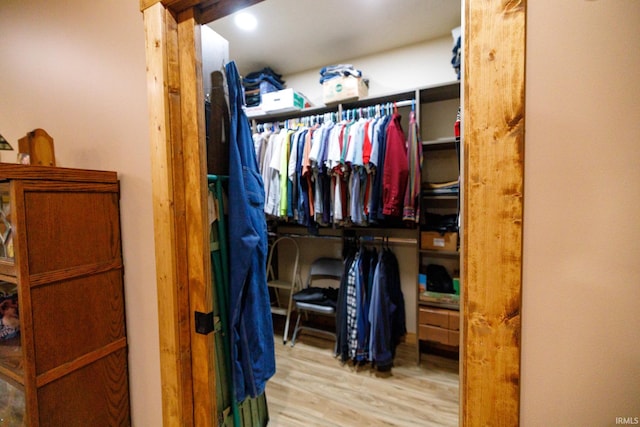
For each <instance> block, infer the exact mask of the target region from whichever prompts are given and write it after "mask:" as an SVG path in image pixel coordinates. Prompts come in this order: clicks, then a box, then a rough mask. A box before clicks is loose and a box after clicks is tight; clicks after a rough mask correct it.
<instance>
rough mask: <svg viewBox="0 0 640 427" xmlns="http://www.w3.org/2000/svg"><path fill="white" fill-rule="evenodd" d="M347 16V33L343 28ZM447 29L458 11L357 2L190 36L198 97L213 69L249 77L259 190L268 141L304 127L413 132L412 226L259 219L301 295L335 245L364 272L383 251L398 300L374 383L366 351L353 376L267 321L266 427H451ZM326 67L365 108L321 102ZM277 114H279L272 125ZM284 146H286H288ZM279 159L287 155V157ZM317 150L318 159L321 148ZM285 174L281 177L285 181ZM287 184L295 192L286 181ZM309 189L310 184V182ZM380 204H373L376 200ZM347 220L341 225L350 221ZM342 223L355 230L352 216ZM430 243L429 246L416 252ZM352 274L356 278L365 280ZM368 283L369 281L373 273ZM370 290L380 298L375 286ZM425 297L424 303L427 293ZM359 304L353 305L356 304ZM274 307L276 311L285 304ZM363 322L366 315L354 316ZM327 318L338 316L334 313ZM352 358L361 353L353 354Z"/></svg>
mask: <svg viewBox="0 0 640 427" xmlns="http://www.w3.org/2000/svg"><path fill="white" fill-rule="evenodd" d="M301 5H304V7H301ZM242 16H244V17H245V19H247V16H251V17H253V18H254V19H255V22H257V24H256V25H255V27H254V28H253V29H245V28H241V27H240V26H239V25H238V18H240V17H242ZM356 16H357V17H358V19H355V18H354V17H356ZM460 27H461V4H460V3H459V2H456V1H450V0H448V1H440V0H435V1H431V0H429V1H425V0H403V4H402V7H392V8H391V7H389V4H386V3H385V2H373V3H371V2H369V3H367V4H366V6H365V3H363V2H362V1H359V0H351V1H340V0H332V1H323V2H315V1H306V2H302V3H301V2H300V1H297V0H268V1H264V2H259V3H258V4H255V5H253V6H251V7H248V8H246V9H243V10H242V11H241V12H238V13H235V14H232V15H229V16H227V17H224V18H222V19H218V20H216V21H213V22H212V23H210V24H207V25H205V26H203V28H202V30H201V31H202V38H203V68H204V71H203V79H204V87H205V94H207V93H208V92H207V88H208V84H209V83H208V80H209V74H210V70H209V69H208V68H207V67H208V66H210V67H214V68H213V70H219V69H220V64H221V63H222V62H225V61H226V60H233V61H235V62H236V65H237V67H238V68H239V70H240V74H241V75H242V76H248V77H249V79H248V80H247V82H249V80H250V81H251V84H247V85H246V86H245V101H246V103H247V108H246V113H247V116H248V117H249V119H250V121H251V124H252V130H253V133H254V136H256V138H255V141H254V142H255V144H256V147H258V146H259V148H257V149H256V155H257V157H258V163H259V165H260V168H261V173H262V175H263V179H264V180H265V181H268V180H269V179H270V176H271V175H272V174H273V173H274V172H273V171H274V169H272V167H270V166H269V165H268V164H266V163H265V160H264V159H265V158H267V162H268V158H271V156H272V155H273V152H275V151H278V152H281V148H280V147H278V145H280V146H282V144H283V143H282V142H281V141H275V140H274V135H275V134H278V133H280V132H281V131H282V130H283V129H289V130H290V131H291V132H292V133H293V132H296V133H295V135H296V136H297V135H299V134H300V133H301V132H305V131H307V130H311V129H314V131H317V130H315V128H316V127H317V126H316V124H318V125H319V124H320V123H322V124H323V126H326V128H327V131H328V129H329V126H333V123H335V124H338V125H339V124H341V123H350V124H351V123H356V122H361V121H363V120H367V122H366V124H367V125H369V126H371V127H372V128H373V126H374V125H375V124H376V123H378V113H376V112H378V111H382V112H381V113H379V115H380V116H382V117H384V116H385V115H387V114H390V113H392V112H393V111H394V110H395V111H397V113H398V114H399V116H400V117H401V120H400V124H401V128H402V132H403V136H404V139H405V140H406V137H407V136H408V135H409V128H410V125H409V118H410V116H411V115H412V114H414V115H415V116H416V118H417V125H418V126H417V128H418V132H417V133H418V135H417V137H418V138H419V141H420V142H421V146H420V150H419V151H420V153H421V156H422V157H423V159H422V162H420V161H419V160H418V162H419V167H418V172H417V174H418V178H417V182H418V183H419V185H421V188H422V189H423V190H424V191H423V192H420V191H418V193H419V195H418V196H417V197H416V198H417V200H418V206H419V208H418V209H417V210H418V211H419V212H421V213H422V215H420V214H418V215H419V216H418V217H417V218H416V219H415V221H411V223H409V222H407V223H404V222H403V221H401V220H400V221H389V220H388V219H387V220H386V221H381V220H379V219H377V218H375V217H374V216H373V215H369V218H373V219H371V220H370V221H367V225H366V226H362V225H361V224H362V223H358V222H356V221H355V220H354V221H353V222H354V224H353V225H352V226H350V225H349V223H348V221H347V222H346V223H347V225H346V226H345V225H343V224H344V223H345V222H344V221H339V220H336V219H335V218H333V215H331V216H330V219H329V223H325V225H324V226H323V225H320V226H319V228H318V230H317V232H315V230H314V231H309V229H308V227H307V226H304V225H302V226H301V225H299V224H300V223H302V222H303V221H302V220H298V217H297V209H296V208H297V203H291V205H292V207H291V208H290V209H289V211H290V212H289V214H288V215H284V217H287V218H284V219H283V215H281V214H277V215H267V218H268V222H269V224H270V231H271V232H272V233H273V239H272V240H275V239H277V238H278V237H282V236H295V239H296V241H297V243H298V248H299V254H300V261H299V263H298V265H299V269H298V274H299V278H297V279H295V278H287V280H291V281H294V282H295V281H297V282H301V283H305V282H306V280H307V277H308V272H309V268H310V265H311V264H312V262H313V261H314V260H316V259H318V258H339V259H343V258H344V257H345V256H346V255H347V249H345V246H346V245H347V244H348V243H349V239H348V237H346V236H350V235H353V236H354V237H355V239H356V240H357V242H358V243H357V244H358V245H359V246H360V247H361V248H360V251H363V252H362V254H363V258H366V260H367V264H369V262H370V258H371V257H372V256H374V257H375V258H376V261H377V258H378V254H379V253H381V252H382V251H383V249H384V251H388V252H389V253H390V254H391V255H393V256H394V257H395V260H396V262H397V264H398V266H399V271H398V280H397V281H398V282H399V283H398V286H399V288H400V289H399V290H400V291H401V293H402V298H403V301H402V303H403V304H402V309H403V314H402V317H403V326H404V327H405V328H406V334H403V335H402V339H401V343H400V344H399V345H398V347H397V348H396V347H395V344H394V346H393V349H392V351H393V352H394V353H395V356H394V357H393V367H392V368H391V370H388V369H385V368H384V367H382V368H381V369H382V370H381V369H378V367H376V366H375V364H373V363H370V361H369V360H370V357H371V356H369V355H368V350H366V351H363V350H362V349H361V350H358V352H359V353H363V354H362V355H360V356H358V360H362V359H364V360H365V362H364V363H363V362H359V363H355V361H354V359H355V357H351V355H349V354H348V353H349V352H350V351H353V352H354V353H355V350H354V349H349V350H345V349H343V350H342V351H339V353H341V354H340V356H339V357H335V355H334V352H335V348H334V345H335V341H333V340H331V339H329V340H327V339H320V337H321V336H317V335H316V334H313V333H307V332H303V333H302V334H301V335H300V336H298V338H297V339H296V343H295V346H293V347H292V346H291V340H292V335H293V333H292V331H293V330H294V325H295V321H296V317H297V315H298V313H297V312H294V313H293V315H292V316H291V320H290V323H289V324H290V326H289V328H288V331H289V334H288V336H283V334H284V332H285V330H286V329H287V327H286V323H287V322H286V317H285V316H281V315H274V316H273V319H274V330H275V333H276V336H275V340H274V341H275V347H276V374H275V376H274V377H273V378H272V379H271V380H270V381H269V382H268V383H267V389H266V396H267V401H268V403H269V414H270V417H271V419H272V421H273V422H274V423H275V424H277V425H282V423H285V425H286V422H287V421H291V420H302V419H306V421H307V422H308V423H310V424H314V423H321V422H323V420H324V422H333V423H335V424H338V425H346V424H348V420H349V419H350V418H351V419H352V418H354V417H357V418H359V419H361V420H362V422H363V423H365V424H370V425H378V424H393V423H398V424H401V425H402V424H405V425H410V424H415V423H417V422H422V423H423V424H424V425H434V426H435V425H437V426H445V425H449V426H454V425H458V422H459V421H458V420H459V416H458V413H459V395H460V393H459V347H460V345H459V342H460V333H459V330H460V303H459V293H458V294H456V293H455V292H454V289H453V278H456V279H457V281H459V277H460V252H459V251H458V247H457V231H458V223H459V221H458V214H459V212H460V205H461V198H460V195H461V193H460V192H459V175H460V157H461V156H460V149H459V148H460V146H459V141H458V144H456V139H455V127H456V119H457V117H458V110H459V108H460V105H461V104H460V102H461V98H460V84H459V81H458V75H457V73H456V69H455V68H454V66H453V65H452V62H455V61H454V58H453V52H454V45H455V42H456V41H457V37H458V36H459V35H460ZM292 34H295V37H292ZM221 39H222V40H221ZM225 42H226V43H228V57H225V58H220V52H221V51H222V52H224V47H226V46H225ZM215 45H217V46H222V47H219V48H218V49H217V52H218V53H217V54H216V52H215V49H213V48H210V46H215ZM209 51H210V52H211V53H208V52H209ZM337 64H342V65H345V64H351V65H353V67H352V68H353V69H356V70H357V71H358V72H361V73H362V79H366V80H367V83H368V88H367V90H366V91H367V94H366V95H363V94H361V95H360V96H361V99H355V100H353V99H352V100H347V101H342V102H340V101H338V102H337V103H330V102H327V96H326V94H325V90H326V86H327V85H323V84H321V82H320V78H321V75H320V70H321V69H322V68H323V67H326V66H331V65H337ZM254 80H255V83H254ZM258 82H260V84H258ZM263 86H264V87H263ZM254 87H255V88H254ZM280 89H285V92H286V91H287V90H288V91H292V92H294V93H295V94H299V95H301V96H302V98H303V100H304V103H305V104H306V105H305V107H304V108H303V109H302V111H295V110H294V109H293V108H291V107H290V106H289V107H287V106H286V105H285V106H277V105H276V106H275V107H273V106H272V105H271V104H273V103H274V102H282V101H273V99H272V98H273V95H274V94H281V95H282V96H284V92H276V91H277V90H280ZM254 92H255V93H254ZM279 96H280V95H279ZM260 101H261V102H260ZM385 106H388V107H389V111H387V110H386V109H385ZM274 108H277V110H275V111H274ZM287 108H289V111H284V110H286V109H287ZM362 110H365V113H362ZM336 112H338V113H340V112H343V115H346V114H353V116H351V117H354V118H353V119H352V118H351V117H350V118H347V119H344V120H342V118H340V117H334V116H333V114H334V113H336ZM327 115H329V117H327ZM325 119H326V121H325ZM382 120H384V119H383V118H381V119H380V122H382ZM312 122H313V123H312ZM276 128H277V129H276ZM384 129H386V128H384ZM270 138H271V139H270ZM290 138H291V139H292V140H293V138H296V137H295V136H291V137H290ZM382 143H383V144H384V143H385V142H384V141H383V142H382ZM291 144H296V145H298V142H297V140H296V142H295V143H294V142H291ZM309 144H310V143H309ZM325 144H328V142H325ZM300 145H301V146H302V145H304V142H302V143H301V144H300ZM372 145H373V144H372ZM274 146H275V147H276V148H273V147H274ZM296 148H297V147H296ZM285 149H287V150H288V151H291V150H293V148H291V145H288V146H287V148H285ZM324 149H325V150H326V151H329V150H330V148H328V147H326V146H325V148H324ZM265 151H266V153H265ZM372 151H373V150H372ZM416 157H417V156H416ZM289 162H290V163H291V162H292V160H291V159H289ZM358 163H362V162H361V161H360V162H358ZM371 166H372V171H371V173H370V174H369V175H368V176H371V183H373V182H374V178H373V177H374V176H375V173H374V171H375V164H374V163H372V164H371ZM383 166H384V163H383V162H379V164H378V170H377V172H379V173H381V172H382V168H383ZM294 167H295V165H294ZM292 169H293V168H291V166H290V165H289V171H291V170H292ZM353 170H355V168H354V169H353ZM390 170H391V169H390ZM314 171H315V169H314ZM421 171H422V172H421ZM295 172H297V171H295ZM314 174H316V175H317V172H314ZM290 181H292V183H293V182H294V180H293V179H291V178H290ZM318 181H319V179H317V178H316V179H314V182H318ZM296 182H297V181H296ZM345 182H346V181H345ZM434 183H438V184H441V183H447V184H449V185H450V186H452V187H453V189H450V188H448V189H447V190H451V191H448V192H446V193H445V194H443V195H440V194H436V195H426V192H427V185H429V184H434ZM265 187H266V186H265ZM372 187H373V185H372ZM271 191H272V193H271V194H273V190H271ZM265 192H266V193H267V200H270V199H271V195H270V194H269V188H265ZM331 193H332V194H331V195H330V196H329V197H328V198H329V199H332V200H335V197H336V196H335V194H336V193H335V187H334V189H333V190H332V191H331ZM345 193H347V198H348V199H349V200H351V199H353V198H354V195H353V192H352V191H346V192H345ZM373 193H374V195H375V192H373ZM422 193H425V194H424V195H423V194H422ZM338 194H339V193H338ZM276 197H280V196H278V195H276ZM294 197H295V196H294ZM379 197H380V199H382V194H381V193H380V195H379ZM279 200H280V199H278V201H277V202H276V203H278V202H279ZM265 210H267V206H265ZM347 211H348V213H347V214H351V210H350V209H347ZM294 212H295V213H294ZM427 213H428V215H429V217H430V218H433V217H439V218H440V221H443V220H444V219H445V217H446V219H448V220H450V223H451V224H450V228H447V233H446V235H443V236H446V238H447V239H451V240H452V242H448V243H447V247H446V250H441V249H445V248H440V247H439V246H437V245H438V244H439V243H440V240H441V235H440V233H436V232H433V231H431V232H429V231H427V229H428V226H432V225H433V224H431V223H427V221H426V220H425V219H426V218H427V216H428V215H427ZM352 216H353V217H355V212H354V214H353V215H352ZM274 217H279V218H278V219H274ZM294 217H295V218H294ZM316 218H317V215H316ZM316 218H314V219H316ZM388 218H391V217H388ZM317 219H318V221H317V222H322V220H321V219H320V218H317ZM312 222H313V221H312ZM307 225H308V224H307ZM312 225H313V226H315V225H316V224H312ZM432 235H435V236H436V246H433V237H432ZM452 236H453V238H452ZM430 238H431V239H432V241H430V242H429V241H428V240H429V239H430ZM281 252H282V251H281ZM374 253H375V255H373V254H374ZM278 255H279V263H278V266H279V267H280V270H281V271H287V272H288V271H289V270H290V267H291V265H290V264H291V263H292V262H291V260H293V259H295V258H296V257H295V256H294V254H292V253H285V252H283V253H278ZM381 259H382V258H381ZM385 260H386V257H385ZM385 262H387V261H385ZM430 264H435V265H437V266H439V267H442V271H446V274H448V275H449V280H450V282H451V284H450V285H449V288H450V289H448V290H444V289H442V290H441V291H442V292H427V289H426V282H425V283H423V284H422V286H423V287H424V288H425V289H424V290H422V291H421V289H420V281H421V278H422V279H423V280H424V277H425V274H426V270H427V267H428V266H429V265H430ZM358 265H360V264H358ZM360 268H362V267H360ZM346 269H348V266H347V267H346V268H345V270H346ZM365 274H366V275H369V272H368V271H367V272H366V273H365ZM370 275H371V277H373V275H374V273H373V270H371V273H370ZM372 280H373V279H372ZM383 285H384V286H387V284H386V283H385V284H383ZM370 288H371V286H370V287H369V290H370ZM429 288H430V289H429V290H430V291H431V290H432V289H431V284H430V285H429ZM438 291H440V289H438ZM445 291H450V292H451V293H445ZM366 293H367V291H365V292H363V297H365V295H364V294H366ZM336 297H337V295H336ZM281 299H284V301H285V302H286V301H287V298H286V296H285V297H284V298H281ZM363 299H364V298H363ZM367 299H368V298H367ZM362 305H363V306H364V305H365V304H364V303H363V304H362ZM367 308H369V305H368V304H366V308H365V310H366V311H368V310H367ZM398 310H400V308H398ZM285 311H286V310H285ZM337 311H338V313H341V312H342V313H344V312H345V311H346V310H339V309H338V310H337ZM367 316H368V313H367ZM367 316H365V317H367ZM387 316H388V317H389V318H390V317H391V315H387ZM313 321H315V322H316V323H315V324H313V323H312V324H313V325H314V326H316V327H321V328H323V329H325V330H335V323H334V322H335V319H332V318H330V317H326V316H313V317H312V319H307V322H313ZM390 321H391V320H390V319H389V320H387V321H386V322H390ZM318 323H319V324H318ZM368 323H369V322H368V321H366V322H365V324H367V328H369V327H370V326H369V325H368ZM363 335H366V336H367V337H366V338H367V339H365V338H364V337H363ZM358 336H359V341H360V342H365V341H367V342H368V338H369V336H370V334H369V332H368V331H367V332H366V333H363V331H362V330H358ZM394 339H395V337H394ZM283 341H284V342H286V345H283V344H282V343H283ZM364 346H366V347H367V348H368V346H367V345H366V344H365V345H364ZM326 407H330V408H332V410H331V411H329V412H328V413H327V412H326V411H323V410H319V409H318V408H326Z"/></svg>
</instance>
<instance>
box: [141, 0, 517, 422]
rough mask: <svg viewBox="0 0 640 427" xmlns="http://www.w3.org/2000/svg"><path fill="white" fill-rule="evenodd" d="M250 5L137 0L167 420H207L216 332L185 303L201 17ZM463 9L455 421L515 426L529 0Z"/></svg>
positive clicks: (195, 199) (194, 209) (199, 158)
mask: <svg viewBox="0 0 640 427" xmlns="http://www.w3.org/2000/svg"><path fill="white" fill-rule="evenodd" d="M260 1H262V0H202V1H201V0H163V1H160V0H140V9H141V11H142V13H143V18H144V25H145V39H146V52H147V90H148V104H149V118H150V120H149V126H150V131H151V136H150V139H151V156H152V186H153V188H152V195H153V209H154V233H155V248H156V249H155V254H156V270H157V287H158V316H159V328H160V364H161V376H162V378H161V379H162V405H163V420H164V421H163V422H164V425H167V426H169V425H170V426H177V425H184V426H191V425H198V426H212V425H215V424H217V414H216V404H215V397H216V390H215V370H214V363H213V360H214V359H213V356H214V346H213V336H212V335H199V334H197V333H195V328H194V325H193V313H194V311H203V312H209V311H211V306H210V304H211V294H210V293H211V290H210V283H211V265H210V259H209V250H208V224H207V218H206V197H207V191H208V190H207V181H206V156H205V154H204V153H205V133H204V106H203V103H202V102H200V100H202V99H204V94H203V89H202V71H201V64H202V58H201V50H200V25H203V24H206V23H208V22H211V21H213V20H215V19H218V18H221V17H224V16H226V15H228V14H230V13H233V12H235V11H237V10H239V9H242V8H244V7H247V6H250V5H252V4H255V3H258V2H260ZM463 4H464V8H463V13H464V18H465V23H464V46H465V49H464V53H463V54H464V57H463V61H462V63H463V91H462V94H463V95H462V106H463V107H462V112H463V147H464V150H463V151H464V158H463V176H462V188H463V189H464V202H463V215H462V248H463V251H462V252H463V256H462V268H461V270H462V283H463V293H462V313H463V315H462V319H461V322H462V325H461V326H462V328H461V329H462V338H461V339H462V341H461V361H462V363H461V383H460V425H464V426H484V425H505V426H513V425H517V424H518V423H519V413H520V309H521V288H522V226H523V218H522V212H523V188H524V106H525V100H524V93H525V92H524V87H525V86H524V85H525V79H524V60H525V23H526V1H525V0H513V1H509V2H498V1H489V2H487V1H481V0H464V1H463ZM472 212H473V213H476V214H471V213H472ZM478 212H482V215H478V214H477V213H478ZM207 374H208V375H207Z"/></svg>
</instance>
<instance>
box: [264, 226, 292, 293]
mask: <svg viewBox="0 0 640 427" xmlns="http://www.w3.org/2000/svg"><path fill="white" fill-rule="evenodd" d="M277 251H287V253H288V251H293V254H291V255H290V256H289V257H287V258H286V259H287V260H291V259H292V260H293V263H292V264H291V274H290V275H286V274H283V273H284V272H285V271H286V270H285V269H283V268H282V265H281V264H280V263H278V274H277V275H276V274H275V270H274V262H278V260H277V259H276V260H274V259H273V256H274V253H275V254H276V257H277V256H278V255H277ZM299 260H300V247H299V246H298V242H296V241H295V239H293V238H291V237H287V236H282V237H279V238H278V239H276V241H275V242H273V243H272V244H271V248H270V249H269V257H268V258H267V280H274V279H280V280H287V279H288V278H289V277H290V278H291V283H292V285H293V284H294V283H295V281H296V278H297V277H298V274H299V272H298V262H299Z"/></svg>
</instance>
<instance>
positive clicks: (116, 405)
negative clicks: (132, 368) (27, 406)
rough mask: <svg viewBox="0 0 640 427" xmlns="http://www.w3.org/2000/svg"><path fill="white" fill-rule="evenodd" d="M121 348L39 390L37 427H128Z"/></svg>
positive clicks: (126, 395) (124, 371)
mask: <svg viewBox="0 0 640 427" xmlns="http://www.w3.org/2000/svg"><path fill="white" fill-rule="evenodd" d="M126 366H127V355H126V351H125V350H124V349H122V350H119V351H117V352H115V353H113V354H111V355H109V356H107V357H105V358H102V359H100V360H97V361H96V362H94V363H92V364H90V365H87V366H85V367H84V368H82V369H79V370H77V371H74V372H72V373H70V374H69V375H66V376H64V377H62V378H60V379H58V380H56V381H53V382H51V383H49V384H47V385H45V386H44V387H41V388H39V389H38V406H39V411H38V412H39V414H40V416H39V419H40V426H41V427H45V426H51V427H59V426H78V427H85V426H92V427H94V426H95V427H98V426H104V427H111V426H128V425H130V420H129V398H128V392H127V387H128V385H127V384H128V381H127V368H126Z"/></svg>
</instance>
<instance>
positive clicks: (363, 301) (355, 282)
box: [336, 245, 407, 371]
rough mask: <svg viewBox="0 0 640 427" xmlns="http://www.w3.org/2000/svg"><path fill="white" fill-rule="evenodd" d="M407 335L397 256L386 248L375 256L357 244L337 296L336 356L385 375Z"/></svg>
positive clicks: (346, 266)
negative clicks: (402, 339) (382, 372)
mask: <svg viewBox="0 0 640 427" xmlns="http://www.w3.org/2000/svg"><path fill="white" fill-rule="evenodd" d="M345 246H347V245H345ZM406 332H407V330H406V321H405V307H404V297H403V295H402V290H401V286H400V269H399V264H398V260H397V258H396V256H395V255H394V254H393V252H392V251H391V250H390V249H389V248H388V247H383V248H382V249H381V250H380V252H378V251H377V250H376V249H375V248H374V249H367V248H365V247H364V246H363V245H360V247H359V249H357V250H355V251H351V253H350V254H349V255H348V256H347V258H346V261H345V269H344V273H343V276H342V281H341V284H340V289H339V291H338V302H337V306H336V340H337V342H336V352H337V354H336V356H338V357H339V358H340V359H341V360H342V361H343V362H347V361H352V362H354V363H356V364H364V363H371V364H372V366H374V367H375V368H376V369H378V370H380V371H388V370H390V369H391V367H392V365H393V359H394V357H395V350H396V347H397V345H398V344H399V343H400V339H401V338H402V337H403V336H404V335H405V334H406Z"/></svg>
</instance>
